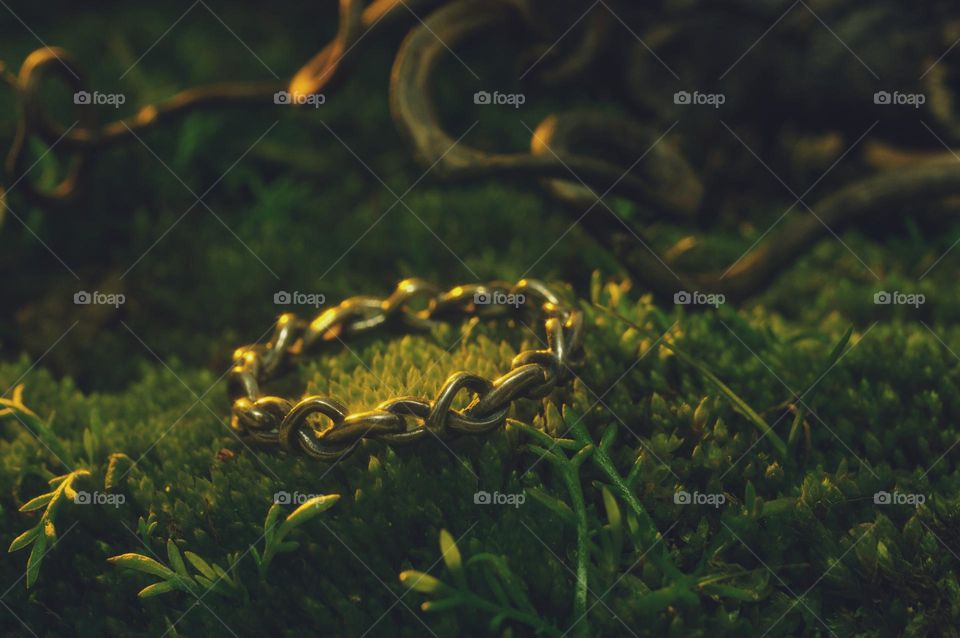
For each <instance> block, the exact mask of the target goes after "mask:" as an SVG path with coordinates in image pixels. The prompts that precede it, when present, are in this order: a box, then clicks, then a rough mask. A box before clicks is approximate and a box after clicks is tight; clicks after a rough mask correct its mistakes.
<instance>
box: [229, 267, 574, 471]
mask: <svg viewBox="0 0 960 638" xmlns="http://www.w3.org/2000/svg"><path fill="white" fill-rule="evenodd" d="M511 296H512V297H511ZM500 299H512V300H513V302H514V303H511V304H504V303H497V300H500ZM415 300H418V301H419V302H421V303H424V302H425V303H426V308H425V309H423V310H413V309H412V308H411V303H412V302H413V301H415ZM518 301H519V303H518ZM521 307H522V308H524V309H526V310H531V309H532V310H536V311H538V313H539V314H540V315H542V316H543V317H545V323H544V325H545V329H546V342H547V348H546V349H543V350H527V351H524V352H521V353H519V354H518V355H517V356H516V357H514V359H513V361H512V362H511V365H510V370H509V371H508V372H507V373H505V374H503V375H502V376H500V377H498V378H496V379H493V380H489V379H485V378H484V377H481V376H478V375H476V374H471V373H469V372H462V371H461V372H455V373H453V374H452V375H450V376H449V377H448V378H447V380H446V382H445V383H444V384H443V387H442V388H441V389H440V391H439V392H438V393H437V396H436V397H435V398H434V399H433V400H432V401H431V400H426V399H421V398H419V397H412V396H404V397H397V398H394V399H390V400H389V401H385V402H383V403H381V404H380V405H378V406H377V407H376V408H374V409H372V410H368V411H365V412H357V413H353V414H351V413H350V411H349V410H348V408H347V407H346V406H344V405H343V404H342V403H340V402H339V401H337V400H336V399H334V398H332V397H327V396H318V395H314V396H308V397H305V398H303V399H301V400H300V401H297V402H294V401H290V400H288V399H285V398H283V397H278V396H265V395H263V394H262V393H261V390H260V386H261V384H262V383H264V382H268V381H270V380H271V379H273V378H274V377H276V376H277V375H278V374H279V373H280V372H281V371H282V370H283V369H284V368H286V367H288V366H289V364H290V363H292V361H293V360H294V359H295V358H296V357H298V356H300V355H301V354H303V353H304V352H306V351H308V350H309V349H310V348H311V347H313V346H314V345H316V344H317V343H319V342H325V341H332V340H334V339H340V337H341V335H353V334H357V333H362V332H367V331H369V330H372V329H374V328H378V327H381V326H384V325H392V324H396V325H399V326H401V327H404V328H407V329H414V330H422V329H425V328H429V327H430V326H432V325H435V324H436V323H437V321H438V320H439V319H441V318H444V317H447V316H450V315H463V316H477V317H499V316H509V315H510V314H511V313H518V312H520V310H521ZM582 340H583V313H581V312H580V311H579V310H577V309H575V308H569V307H566V306H565V305H563V303H562V302H561V301H560V298H559V297H558V296H557V295H556V294H554V293H553V291H552V290H550V289H549V288H548V287H547V286H546V285H544V284H543V283H541V282H539V281H536V280H532V279H522V280H520V281H519V282H517V283H516V284H509V283H505V282H491V283H485V284H469V285H463V286H457V287H455V288H452V289H450V290H447V291H440V290H439V289H438V288H436V287H435V286H433V285H432V284H430V283H428V282H425V281H423V280H420V279H405V280H403V281H401V282H400V283H399V284H397V287H396V289H395V290H394V292H393V293H392V294H391V295H390V296H389V297H387V298H385V299H377V298H374V297H365V296H359V297H351V298H349V299H347V300H345V301H343V302H341V303H340V304H339V305H338V306H336V307H334V308H330V309H328V310H326V311H324V312H323V313H321V314H320V315H319V316H318V317H316V318H315V319H314V320H313V321H311V322H309V323H308V322H306V321H304V320H303V319H300V318H299V317H297V316H296V315H295V314H292V313H286V314H283V315H281V316H280V317H279V318H278V319H277V323H276V327H275V329H274V333H273V337H272V338H271V340H270V341H269V342H268V343H267V344H266V345H258V344H255V345H250V346H245V347H242V348H238V349H237V350H236V351H235V352H234V365H233V368H231V370H230V373H229V378H228V385H227V391H228V393H229V395H230V398H231V399H232V400H233V408H232V415H231V420H230V426H231V428H232V429H233V430H234V431H235V432H236V433H237V434H238V435H240V436H242V437H244V438H245V439H247V440H249V441H251V442H253V443H255V444H257V445H261V446H271V447H279V448H281V449H284V450H286V451H287V452H288V453H290V454H294V455H303V456H308V457H312V458H315V459H318V460H321V461H328V462H331V461H336V460H338V459H341V458H343V457H344V456H346V455H347V454H349V453H350V452H352V451H353V450H354V449H355V448H356V447H357V445H358V444H359V443H360V442H361V441H362V440H363V439H377V440H381V441H384V442H386V443H388V444H391V445H394V444H405V443H412V442H415V441H419V440H421V439H423V438H424V437H425V436H427V435H428V434H432V435H433V436H436V437H439V438H448V437H450V436H454V435H459V434H483V433H485V432H490V431H491V430H494V429H496V428H498V427H500V426H501V425H502V424H503V423H504V421H505V420H506V418H507V413H508V412H509V411H510V406H511V405H512V404H513V402H514V401H516V400H517V399H522V398H527V399H539V398H542V397H545V396H547V395H548V394H550V393H551V392H552V391H553V390H554V389H556V388H557V387H558V386H560V385H562V384H564V383H565V382H566V381H567V380H568V379H569V377H570V365H572V364H574V363H575V357H576V356H577V354H578V353H579V350H580V347H581V343H582ZM463 392H468V393H470V395H471V396H472V397H473V398H472V400H471V401H470V403H469V405H468V406H467V407H465V408H464V409H462V410H458V409H455V408H454V407H453V405H454V402H455V400H456V398H457V397H458V396H460V395H461V394H462V393H463ZM324 419H326V421H328V423H327V424H326V425H324V426H322V427H321V425H320V424H319V423H318V421H321V420H324Z"/></svg>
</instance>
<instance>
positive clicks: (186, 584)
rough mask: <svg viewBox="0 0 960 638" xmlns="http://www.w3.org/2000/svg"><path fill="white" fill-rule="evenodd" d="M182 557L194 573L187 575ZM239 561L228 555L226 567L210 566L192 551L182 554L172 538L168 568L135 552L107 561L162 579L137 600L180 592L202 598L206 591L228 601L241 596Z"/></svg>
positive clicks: (168, 553) (235, 556)
mask: <svg viewBox="0 0 960 638" xmlns="http://www.w3.org/2000/svg"><path fill="white" fill-rule="evenodd" d="M141 520H142V519H141ZM184 557H186V559H187V561H188V562H189V563H190V564H191V565H192V566H193V568H194V569H195V570H196V571H197V573H196V574H193V575H191V574H190V572H189V570H188V569H187V565H186V563H184V561H183V559H184ZM239 558H240V557H239V556H237V555H231V556H228V559H232V560H230V562H229V563H228V564H229V567H228V568H227V569H224V568H223V567H220V566H219V565H215V564H214V565H211V564H210V563H208V562H207V561H205V560H204V559H203V558H201V557H200V556H198V555H197V554H194V553H193V552H184V553H183V554H182V555H181V553H180V549H179V548H178V547H177V544H176V543H174V542H173V539H167V560H168V562H169V563H170V567H167V566H166V565H164V564H163V563H161V562H159V561H157V560H154V559H153V558H150V557H149V556H144V555H143V554H136V553H129V554H122V555H120V556H113V557H111V558H108V559H107V560H108V561H109V562H111V563H113V564H114V565H117V566H119V567H124V568H126V569H132V570H134V571H138V572H142V573H144V574H150V575H152V576H159V577H160V578H162V579H163V580H161V581H160V582H157V583H153V584H152V585H148V586H146V587H144V588H143V589H141V590H140V593H138V594H137V595H138V596H139V597H140V598H152V597H154V596H159V595H160V594H166V593H168V592H172V591H182V592H184V593H188V594H192V595H193V596H195V597H197V598H199V597H202V596H203V595H204V594H205V592H207V591H212V592H215V593H217V594H220V595H221V596H226V597H229V598H239V597H240V596H241V595H242V594H243V589H242V587H241V585H240V580H239V578H238V577H237V573H236V568H237V562H239Z"/></svg>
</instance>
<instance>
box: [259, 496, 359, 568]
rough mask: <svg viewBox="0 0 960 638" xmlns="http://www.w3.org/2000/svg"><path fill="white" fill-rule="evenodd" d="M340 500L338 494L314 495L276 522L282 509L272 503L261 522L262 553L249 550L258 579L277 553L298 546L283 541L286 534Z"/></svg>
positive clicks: (298, 545) (290, 550)
mask: <svg viewBox="0 0 960 638" xmlns="http://www.w3.org/2000/svg"><path fill="white" fill-rule="evenodd" d="M339 500H340V495H339V494H324V495H320V496H314V497H313V498H311V499H309V500H308V501H306V502H305V503H304V504H303V505H301V506H300V507H298V508H297V509H295V510H293V512H292V513H291V514H290V515H289V516H287V517H286V518H285V519H284V520H283V522H282V523H280V524H279V525H278V524H277V521H278V519H279V518H280V514H281V513H282V511H283V509H282V508H281V507H280V505H279V504H278V503H274V504H273V505H272V506H271V507H270V510H269V511H268V512H267V518H266V520H265V521H264V523H263V541H264V545H263V553H262V554H261V553H260V552H259V551H258V550H257V548H256V547H254V548H252V549H251V550H250V554H251V555H252V556H253V560H254V562H256V563H257V569H258V570H259V573H260V579H261V580H264V579H266V577H267V569H268V568H269V567H270V561H272V560H273V557H274V556H276V555H277V554H282V553H285V552H292V551H294V550H296V549H297V548H298V547H300V543H298V542H296V541H285V540H284V539H285V538H286V537H287V535H288V534H289V533H290V532H292V531H293V530H295V529H296V528H298V527H300V526H301V525H303V524H304V523H306V522H307V521H309V520H310V519H312V518H313V517H315V516H317V515H318V514H320V512H324V511H326V510H328V509H330V508H331V507H333V505H334V504H335V503H336V502H337V501H339Z"/></svg>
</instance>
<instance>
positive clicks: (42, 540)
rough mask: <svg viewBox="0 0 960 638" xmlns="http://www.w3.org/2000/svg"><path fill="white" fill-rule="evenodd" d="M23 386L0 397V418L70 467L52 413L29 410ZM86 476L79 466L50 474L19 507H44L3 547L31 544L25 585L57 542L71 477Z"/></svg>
mask: <svg viewBox="0 0 960 638" xmlns="http://www.w3.org/2000/svg"><path fill="white" fill-rule="evenodd" d="M23 388H24V386H23V384H20V385H18V386H16V387H15V388H14V389H13V395H12V397H11V398H9V399H7V398H3V397H0V420H4V419H11V418H12V419H14V420H16V421H17V422H18V423H19V424H20V425H21V426H23V427H24V428H25V429H27V430H29V431H30V433H31V434H32V435H33V436H34V437H36V438H37V440H39V441H40V443H41V444H42V445H43V446H44V447H45V448H46V449H47V450H48V451H49V452H51V453H52V454H53V455H54V456H55V457H56V459H57V461H59V462H60V463H61V464H63V465H65V466H66V467H67V468H68V469H69V468H70V467H71V461H70V455H69V454H68V453H67V450H66V448H64V447H63V445H62V444H61V443H60V440H59V439H58V438H57V437H56V436H55V435H54V433H53V430H51V428H50V423H51V422H52V421H53V416H52V415H51V417H50V419H48V420H47V421H46V422H44V421H43V419H41V418H40V417H39V416H38V415H37V414H36V413H35V412H34V411H33V410H31V409H30V408H28V407H27V406H26V404H24V402H23ZM86 476H90V472H89V471H87V470H82V469H81V470H72V471H71V472H69V473H67V474H62V475H60V476H54V477H53V478H51V479H50V480H49V485H50V486H51V487H52V488H53V490H51V491H50V492H46V493H45V494H41V495H40V496H37V497H34V498H32V499H30V500H29V501H27V502H26V503H24V504H23V505H22V506H21V507H20V511H21V512H33V511H36V510H38V509H40V508H44V509H43V514H41V515H40V520H39V521H37V524H36V525H34V526H33V527H31V528H30V529H28V530H27V531H25V532H24V533H22V534H20V535H19V536H17V537H16V538H15V539H13V542H12V543H10V547H9V549H8V550H7V551H8V552H15V551H18V550H21V549H24V548H26V547H28V546H30V545H33V547H32V549H31V550H30V557H29V558H28V559H27V588H30V587H31V586H32V585H33V584H34V583H36V582H37V577H38V576H39V575H40V564H41V563H42V562H43V558H44V556H46V554H47V552H48V551H50V549H52V548H53V545H54V544H55V543H56V542H57V528H56V516H57V512H59V510H60V508H61V506H62V505H63V503H64V502H66V501H72V500H74V498H75V497H76V495H77V492H76V490H74V489H73V483H74V481H76V480H77V479H79V478H83V477H86Z"/></svg>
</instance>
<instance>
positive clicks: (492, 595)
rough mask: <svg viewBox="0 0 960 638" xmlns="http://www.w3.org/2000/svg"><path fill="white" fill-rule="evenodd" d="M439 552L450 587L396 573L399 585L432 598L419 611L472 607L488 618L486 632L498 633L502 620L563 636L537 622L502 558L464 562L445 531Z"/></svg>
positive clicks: (482, 556)
mask: <svg viewBox="0 0 960 638" xmlns="http://www.w3.org/2000/svg"><path fill="white" fill-rule="evenodd" d="M440 553H441V555H442V556H443V562H444V564H445V565H446V567H447V571H449V572H450V576H451V578H452V579H453V584H449V583H446V582H444V581H442V580H440V579H439V578H437V577H435V576H431V575H430V574H427V573H425V572H421V571H417V570H414V569H409V570H406V571H403V572H400V583H401V584H402V585H404V586H405V587H407V588H408V589H409V590H411V591H416V592H420V593H421V594H427V595H428V596H431V597H433V600H429V601H427V602H425V603H423V604H422V605H421V609H423V611H425V612H441V611H449V610H451V609H457V608H460V607H466V608H473V609H477V610H480V611H483V612H486V613H487V614H489V615H490V624H489V628H490V631H499V630H500V626H501V625H502V624H503V623H504V622H505V621H508V620H512V621H514V622H519V623H522V624H525V625H528V626H530V627H532V628H533V629H534V631H535V632H536V633H537V634H540V635H547V636H562V635H564V634H563V632H562V631H561V630H560V629H558V628H557V627H555V626H553V625H551V624H549V623H546V622H544V621H543V620H541V619H540V617H539V616H538V614H537V611H536V609H534V607H533V605H532V604H531V603H530V599H529V598H528V597H527V594H526V591H525V587H524V586H523V584H522V581H521V579H520V578H518V577H517V575H516V574H514V573H513V572H512V571H511V570H510V567H509V566H508V565H507V561H506V560H505V559H504V558H503V557H502V556H497V555H496V554H490V553H481V554H476V555H474V556H471V557H470V558H469V559H467V561H466V562H464V561H463V556H462V555H461V553H460V549H459V548H458V547H457V543H456V541H455V540H454V538H453V536H452V535H451V534H450V532H448V531H447V530H445V529H444V530H441V531H440ZM468 572H470V573H469V574H468ZM471 575H475V578H476V580H478V581H480V582H482V583H483V584H484V586H485V587H484V589H482V590H481V589H479V588H477V589H474V588H473V587H472V586H471V584H470V578H468V576H471Z"/></svg>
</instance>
